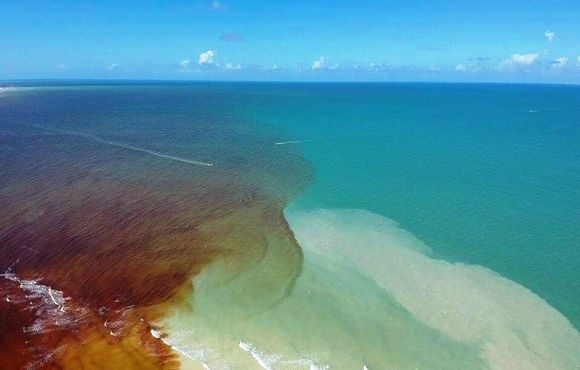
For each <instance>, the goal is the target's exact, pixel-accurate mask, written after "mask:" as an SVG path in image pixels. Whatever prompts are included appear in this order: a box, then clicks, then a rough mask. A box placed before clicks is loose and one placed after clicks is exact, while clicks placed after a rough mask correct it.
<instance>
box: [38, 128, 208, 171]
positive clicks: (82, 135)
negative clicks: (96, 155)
mask: <svg viewBox="0 0 580 370" xmlns="http://www.w3.org/2000/svg"><path fill="white" fill-rule="evenodd" d="M34 127H36V128H40V129H42V130H47V131H53V132H58V133H60V134H64V135H71V136H79V137H82V138H85V139H88V140H92V141H96V142H98V143H102V144H107V145H112V146H116V147H119V148H124V149H128V150H132V151H135V152H141V153H146V154H150V155H153V156H155V157H159V158H164V159H169V160H171V161H176V162H182V163H188V164H194V165H197V166H213V163H208V162H201V161H194V160H191V159H187V158H181V157H176V156H172V155H168V154H163V153H159V152H156V151H153V150H149V149H146V148H141V147H137V146H133V145H129V144H124V143H118V142H116V141H110V140H105V139H102V138H100V137H98V136H94V135H89V134H85V133H82V132H76V131H68V130H61V129H57V128H53V127H44V126H38V125H35V126H34Z"/></svg>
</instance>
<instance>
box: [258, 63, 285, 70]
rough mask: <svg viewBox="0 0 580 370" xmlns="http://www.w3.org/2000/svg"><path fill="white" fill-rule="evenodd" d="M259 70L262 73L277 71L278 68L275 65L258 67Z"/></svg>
mask: <svg viewBox="0 0 580 370" xmlns="http://www.w3.org/2000/svg"><path fill="white" fill-rule="evenodd" d="M259 68H260V70H262V71H277V70H279V69H280V67H279V66H278V65H277V64H272V65H270V66H260V67H259Z"/></svg>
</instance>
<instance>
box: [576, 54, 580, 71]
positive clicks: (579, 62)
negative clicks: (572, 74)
mask: <svg viewBox="0 0 580 370" xmlns="http://www.w3.org/2000/svg"><path fill="white" fill-rule="evenodd" d="M576 66H577V67H578V68H580V56H578V58H576Z"/></svg>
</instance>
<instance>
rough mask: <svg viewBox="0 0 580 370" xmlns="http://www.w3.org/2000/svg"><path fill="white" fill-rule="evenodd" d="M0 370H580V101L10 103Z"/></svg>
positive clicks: (12, 95) (7, 95)
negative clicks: (96, 367)
mask: <svg viewBox="0 0 580 370" xmlns="http://www.w3.org/2000/svg"><path fill="white" fill-rule="evenodd" d="M0 112H1V115H0V140H1V147H0V169H1V173H2V177H1V179H0V205H1V208H2V209H3V211H2V212H1V213H0V225H1V228H0V270H1V271H0V272H2V275H0V295H2V296H3V298H4V299H3V300H2V303H0V319H2V320H0V321H2V322H4V323H5V324H4V325H3V326H0V334H1V335H0V353H4V354H7V355H5V356H0V368H3V367H6V368H18V367H25V366H32V367H37V368H44V367H49V366H62V367H67V366H68V367H74V366H79V365H82V366H86V367H91V364H98V363H101V362H102V361H105V360H103V359H107V360H106V361H107V362H108V363H109V364H111V365H112V366H116V367H124V368H131V367H140V368H179V367H181V368H206V369H208V368H209V369H251V368H258V369H260V368H263V369H304V368H305V369H327V368H330V369H416V368H419V369H479V368H492V369H534V368H537V369H573V368H578V367H580V333H579V332H578V329H579V328H580V276H579V274H578V272H577V266H580V249H579V248H580V217H579V216H580V213H579V210H580V88H579V87H577V86H559V85H508V84H504V85H499V84H497V85H495V84H420V83H388V84H387V83H384V84H383V83H368V84H367V83H348V84H346V83H302V84H301V83H225V82H224V83H220V82H215V83H210V82H205V83H202V82H199V83H185V82H140V83H136V82H118V83H110V82H98V81H95V82H91V83H87V82H78V83H60V84H56V83H51V82H46V83H43V84H33V83H29V84H16V86H15V87H14V88H10V89H5V91H4V90H3V91H2V92H0Z"/></svg>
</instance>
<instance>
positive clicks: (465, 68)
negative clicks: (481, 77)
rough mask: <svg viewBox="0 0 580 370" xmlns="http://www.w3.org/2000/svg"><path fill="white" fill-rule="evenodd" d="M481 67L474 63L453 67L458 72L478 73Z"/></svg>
mask: <svg viewBox="0 0 580 370" xmlns="http://www.w3.org/2000/svg"><path fill="white" fill-rule="evenodd" d="M481 69H482V68H481V66H480V65H479V64H475V63H469V64H464V63H460V64H457V65H456V66H455V70H456V71H458V72H480V71H481Z"/></svg>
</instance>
